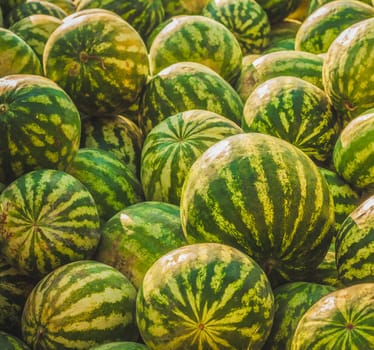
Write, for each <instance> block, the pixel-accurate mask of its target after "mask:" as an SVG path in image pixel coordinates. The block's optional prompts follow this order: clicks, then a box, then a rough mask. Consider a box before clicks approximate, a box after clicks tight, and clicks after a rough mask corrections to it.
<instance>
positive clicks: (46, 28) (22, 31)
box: [9, 14, 62, 62]
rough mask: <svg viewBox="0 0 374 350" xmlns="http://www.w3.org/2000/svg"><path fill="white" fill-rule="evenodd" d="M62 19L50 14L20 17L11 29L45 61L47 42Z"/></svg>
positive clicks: (41, 60)
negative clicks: (44, 53) (44, 54)
mask: <svg viewBox="0 0 374 350" xmlns="http://www.w3.org/2000/svg"><path fill="white" fill-rule="evenodd" d="M61 23H62V20H60V19H58V18H56V17H54V16H50V15H43V14H37V15H31V16H27V17H25V18H22V19H20V20H19V21H17V22H16V23H14V24H13V25H11V26H10V27H9V30H11V31H12V32H14V33H16V34H17V35H18V36H19V37H21V38H22V39H23V40H24V41H25V42H26V43H27V44H28V45H30V47H31V48H32V49H33V50H34V51H35V53H36V54H37V56H38V58H39V60H40V62H43V52H44V47H45V43H46V42H47V40H48V38H49V37H50V35H51V34H52V33H53V32H54V31H55V29H56V28H57V27H58V26H59V25H60V24H61Z"/></svg>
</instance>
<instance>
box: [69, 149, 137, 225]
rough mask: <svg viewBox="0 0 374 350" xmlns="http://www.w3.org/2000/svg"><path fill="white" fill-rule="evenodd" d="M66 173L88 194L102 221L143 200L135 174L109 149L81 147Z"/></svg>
mask: <svg viewBox="0 0 374 350" xmlns="http://www.w3.org/2000/svg"><path fill="white" fill-rule="evenodd" d="M66 172H67V173H69V174H70V175H72V176H74V177H75V178H76V179H78V180H79V181H80V182H81V183H82V184H83V185H84V186H85V187H86V188H87V189H88V191H89V192H90V193H91V195H92V197H93V199H94V201H95V203H96V206H97V210H98V213H99V216H100V220H101V222H102V223H103V222H105V221H107V220H109V219H110V218H111V217H112V216H113V215H114V214H116V213H117V212H118V211H119V210H121V209H123V208H125V207H127V206H129V205H131V204H134V203H137V202H141V201H142V200H143V191H142V187H141V184H140V182H139V180H138V179H137V177H136V176H135V174H134V173H133V172H132V171H131V170H129V169H128V168H127V166H126V165H125V164H124V163H123V162H121V161H120V160H119V159H118V158H117V157H116V156H115V155H114V154H113V153H111V152H109V151H105V150H102V149H99V148H81V149H79V150H78V152H77V154H76V156H75V157H74V159H73V161H72V162H71V163H70V165H69V166H68V167H67V169H66Z"/></svg>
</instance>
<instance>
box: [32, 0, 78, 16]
mask: <svg viewBox="0 0 374 350" xmlns="http://www.w3.org/2000/svg"><path fill="white" fill-rule="evenodd" d="M28 1H34V0H26V2H28ZM47 1H48V2H51V3H52V4H55V5H57V6H58V7H60V8H61V9H62V10H64V11H65V12H66V14H67V15H71V14H72V13H74V12H75V11H76V3H77V2H78V1H75V0H47Z"/></svg>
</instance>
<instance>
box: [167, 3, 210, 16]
mask: <svg viewBox="0 0 374 350" xmlns="http://www.w3.org/2000/svg"><path fill="white" fill-rule="evenodd" d="M208 2H209V0H162V3H163V5H164V8H165V16H166V17H172V16H176V15H199V14H201V11H202V10H203V8H204V7H205V5H206V4H207V3H208Z"/></svg>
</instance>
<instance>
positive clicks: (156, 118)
mask: <svg viewBox="0 0 374 350" xmlns="http://www.w3.org/2000/svg"><path fill="white" fill-rule="evenodd" d="M192 109H201V110H207V111H211V112H214V113H217V114H219V115H222V116H223V117H226V118H228V119H230V120H232V121H234V122H236V123H237V124H240V120H241V117H242V113H243V102H242V101H241V99H240V96H239V95H238V94H237V93H236V91H235V90H234V88H233V87H232V86H231V85H230V84H229V83H228V82H227V81H225V80H224V79H223V78H222V77H221V76H220V75H218V74H217V73H216V72H214V71H213V70H212V69H210V68H209V67H207V66H205V65H202V64H200V63H195V62H178V63H175V64H172V65H171V66H169V67H167V68H165V69H163V70H162V71H160V72H159V73H158V74H156V75H154V76H153V77H152V78H151V79H150V80H149V81H148V84H147V85H146V87H145V89H144V93H143V95H142V100H141V120H140V123H139V124H141V125H142V126H143V130H144V133H145V135H146V134H148V133H149V132H150V131H151V130H152V129H153V128H154V127H155V126H156V125H157V124H158V123H160V122H161V121H163V120H165V119H166V118H167V117H170V116H172V115H174V114H177V113H180V112H184V111H187V110H192Z"/></svg>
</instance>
